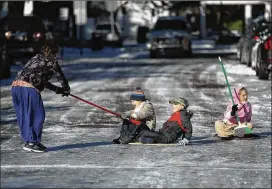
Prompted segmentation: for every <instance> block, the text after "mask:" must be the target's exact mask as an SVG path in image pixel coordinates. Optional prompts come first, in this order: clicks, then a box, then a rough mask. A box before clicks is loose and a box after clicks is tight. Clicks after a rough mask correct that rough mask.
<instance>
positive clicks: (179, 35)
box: [147, 16, 192, 58]
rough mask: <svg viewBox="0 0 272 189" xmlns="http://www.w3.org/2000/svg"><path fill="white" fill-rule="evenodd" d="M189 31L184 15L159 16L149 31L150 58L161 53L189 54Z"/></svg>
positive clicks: (171, 54)
mask: <svg viewBox="0 0 272 189" xmlns="http://www.w3.org/2000/svg"><path fill="white" fill-rule="evenodd" d="M191 39H192V36H191V31H190V25H189V24H188V22H187V20H186V18H185V17H182V16H165V17H159V18H158V20H157V22H156V24H155V26H154V28H153V29H152V30H151V31H150V33H149V41H148V44H147V47H148V48H149V55H150V58H156V57H159V56H161V55H165V56H167V55H170V56H180V55H181V56H191V55H192V47H191Z"/></svg>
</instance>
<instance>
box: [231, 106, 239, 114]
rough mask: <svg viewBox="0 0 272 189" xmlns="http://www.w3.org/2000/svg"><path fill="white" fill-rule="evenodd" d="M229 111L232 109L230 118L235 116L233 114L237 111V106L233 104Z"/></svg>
mask: <svg viewBox="0 0 272 189" xmlns="http://www.w3.org/2000/svg"><path fill="white" fill-rule="evenodd" d="M231 109H232V110H231V112H230V115H231V116H235V113H236V112H237V110H238V104H234V105H233V106H232V108H231Z"/></svg>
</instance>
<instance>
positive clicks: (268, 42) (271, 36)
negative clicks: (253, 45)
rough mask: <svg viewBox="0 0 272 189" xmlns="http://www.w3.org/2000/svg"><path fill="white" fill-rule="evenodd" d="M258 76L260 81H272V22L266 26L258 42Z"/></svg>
mask: <svg viewBox="0 0 272 189" xmlns="http://www.w3.org/2000/svg"><path fill="white" fill-rule="evenodd" d="M258 43H260V45H259V46H258V49H257V61H256V68H255V70H256V75H257V76H258V77H259V79H268V78H269V76H270V79H271V70H272V22H270V23H268V24H266V26H265V29H264V31H263V32H262V35H260V39H259V41H258Z"/></svg>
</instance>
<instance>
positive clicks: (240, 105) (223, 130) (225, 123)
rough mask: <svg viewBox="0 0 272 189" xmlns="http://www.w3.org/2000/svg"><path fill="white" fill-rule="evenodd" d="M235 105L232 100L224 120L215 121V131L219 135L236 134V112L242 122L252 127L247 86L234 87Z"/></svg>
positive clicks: (229, 135) (230, 135)
mask: <svg viewBox="0 0 272 189" xmlns="http://www.w3.org/2000/svg"><path fill="white" fill-rule="evenodd" d="M233 99H234V103H235V104H234V105H232V102H231V101H230V102H229V103H228V106H227V110H226V111H225V113H224V120H218V121H216V122H215V131H216V133H217V135H218V136H219V137H222V138H224V137H232V136H234V134H235V131H234V129H235V128H236V127H237V126H238V122H237V118H236V112H237V115H238V116H239V119H240V122H241V124H245V125H247V127H248V128H249V129H252V128H253V126H252V124H251V116H252V107H251V104H250V103H249V102H248V92H247V89H246V88H245V87H242V88H239V89H234V91H233Z"/></svg>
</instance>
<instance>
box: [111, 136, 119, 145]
mask: <svg viewBox="0 0 272 189" xmlns="http://www.w3.org/2000/svg"><path fill="white" fill-rule="evenodd" d="M112 142H114V143H115V144H120V137H119V138H116V139H113V141H112Z"/></svg>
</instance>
